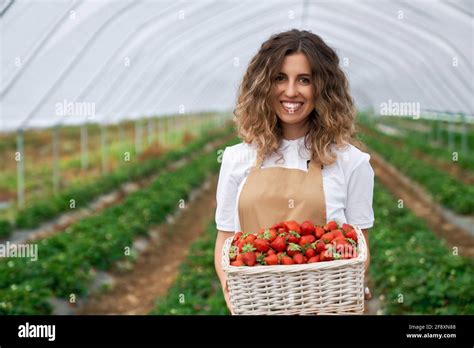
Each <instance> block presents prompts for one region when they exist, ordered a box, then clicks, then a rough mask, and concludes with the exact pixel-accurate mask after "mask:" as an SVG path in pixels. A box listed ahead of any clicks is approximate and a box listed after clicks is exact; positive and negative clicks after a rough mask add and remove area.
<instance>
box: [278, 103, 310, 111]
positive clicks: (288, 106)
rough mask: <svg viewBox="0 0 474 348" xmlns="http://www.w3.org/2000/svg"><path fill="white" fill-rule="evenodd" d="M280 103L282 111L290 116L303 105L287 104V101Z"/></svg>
mask: <svg viewBox="0 0 474 348" xmlns="http://www.w3.org/2000/svg"><path fill="white" fill-rule="evenodd" d="M280 103H281V105H282V106H283V109H285V110H286V111H287V112H288V113H290V114H294V113H295V112H298V111H299V110H300V109H301V107H302V106H303V104H304V103H303V102H289V101H281V102H280Z"/></svg>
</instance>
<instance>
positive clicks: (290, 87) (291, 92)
mask: <svg viewBox="0 0 474 348" xmlns="http://www.w3.org/2000/svg"><path fill="white" fill-rule="evenodd" d="M285 96H287V97H288V98H294V97H296V96H298V90H297V89H296V84H295V83H294V82H292V81H289V82H288V83H287V85H286V86H285Z"/></svg>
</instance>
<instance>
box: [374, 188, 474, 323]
mask: <svg viewBox="0 0 474 348" xmlns="http://www.w3.org/2000/svg"><path fill="white" fill-rule="evenodd" d="M374 213H375V217H376V223H375V226H374V228H373V229H371V230H370V232H369V235H370V237H369V240H370V252H371V267H370V277H371V278H372V280H373V281H374V283H375V289H374V290H375V291H374V292H375V293H376V294H377V295H383V301H382V303H383V311H384V313H385V314H442V315H449V314H471V315H472V314H474V282H473V281H472V280H473V279H474V261H473V260H471V259H468V258H466V257H463V256H461V255H458V254H457V249H455V248H450V247H448V246H447V245H446V243H445V242H444V241H441V240H439V239H438V238H436V237H435V236H434V235H433V232H432V231H431V230H430V228H429V227H428V226H427V224H426V222H425V221H424V220H422V219H419V218H417V217H416V216H415V215H414V214H413V212H411V211H410V210H409V209H408V208H400V207H399V202H398V199H397V198H396V197H394V196H393V195H391V194H390V193H389V192H388V191H387V190H386V189H385V188H383V187H382V186H380V184H378V183H377V184H376V186H375V192H374ZM459 243H462V241H459Z"/></svg>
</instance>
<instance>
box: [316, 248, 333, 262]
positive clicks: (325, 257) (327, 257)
mask: <svg viewBox="0 0 474 348" xmlns="http://www.w3.org/2000/svg"><path fill="white" fill-rule="evenodd" d="M319 260H320V261H332V260H334V258H333V254H332V250H324V251H323V252H322V253H321V254H320V255H319Z"/></svg>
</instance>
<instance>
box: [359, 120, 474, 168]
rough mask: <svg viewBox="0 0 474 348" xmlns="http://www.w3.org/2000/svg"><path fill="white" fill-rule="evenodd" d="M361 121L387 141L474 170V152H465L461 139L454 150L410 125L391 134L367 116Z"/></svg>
mask: <svg viewBox="0 0 474 348" xmlns="http://www.w3.org/2000/svg"><path fill="white" fill-rule="evenodd" d="M359 122H360V124H361V125H363V127H364V128H368V129H369V130H370V131H371V132H376V133H377V136H378V137H379V138H381V139H386V140H387V142H390V141H392V142H393V141H397V143H398V144H400V146H402V147H403V148H406V149H410V150H411V151H413V152H415V151H416V152H420V153H423V154H424V155H428V156H429V157H431V158H434V159H436V160H441V161H442V162H444V163H446V164H448V165H451V166H459V167H460V168H462V169H464V170H468V171H474V154H473V153H472V151H471V152H470V153H469V152H464V151H463V149H462V146H461V145H460V142H459V141H458V142H456V144H457V147H456V148H455V149H454V150H452V149H449V148H448V146H447V143H445V142H443V143H442V144H441V146H434V145H433V143H432V141H431V140H430V138H429V137H428V135H427V134H425V133H422V132H419V131H416V130H414V129H409V128H408V127H403V128H402V129H401V130H402V134H400V135H391V134H390V135H389V134H385V133H382V132H380V131H379V130H378V129H377V128H376V127H375V123H374V122H373V121H371V120H370V119H369V118H367V117H364V116H362V117H359ZM392 123H393V122H390V123H389V125H390V126H392ZM384 124H385V123H384ZM395 127H396V128H397V129H400V127H399V126H397V125H395ZM459 136H460V135H459ZM446 137H447V135H446ZM446 139H447V138H446ZM453 152H456V157H457V158H456V161H453Z"/></svg>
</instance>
